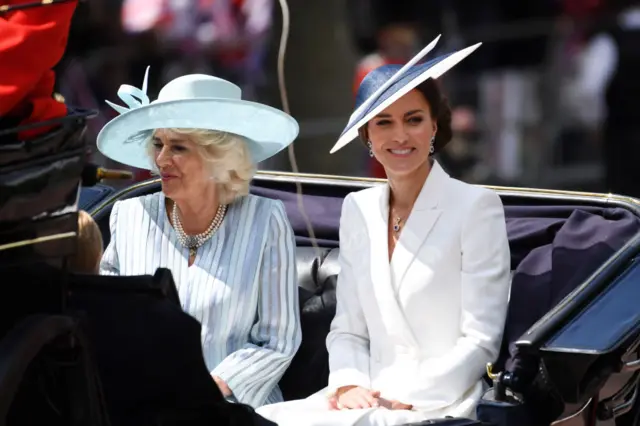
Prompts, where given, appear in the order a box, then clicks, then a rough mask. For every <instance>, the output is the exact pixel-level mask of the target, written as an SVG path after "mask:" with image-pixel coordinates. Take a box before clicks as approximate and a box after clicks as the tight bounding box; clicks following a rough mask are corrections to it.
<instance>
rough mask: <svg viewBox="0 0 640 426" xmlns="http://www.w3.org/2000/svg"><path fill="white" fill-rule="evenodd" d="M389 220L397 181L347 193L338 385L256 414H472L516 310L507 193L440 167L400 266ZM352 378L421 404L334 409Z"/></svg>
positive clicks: (332, 354) (332, 345)
mask: <svg viewBox="0 0 640 426" xmlns="http://www.w3.org/2000/svg"><path fill="white" fill-rule="evenodd" d="M388 217H389V187H388V185H381V186H378V187H374V188H370V189H366V190H363V191H360V192H356V193H352V194H350V195H348V196H347V197H346V198H345V200H344V204H343V207H342V217H341V220H340V267H341V270H340V273H339V275H338V283H337V303H338V304H337V310H336V316H335V318H334V320H333V322H332V324H331V331H330V332H329V335H328V336H327V348H328V350H329V367H330V374H329V388H328V389H324V390H322V391H320V392H318V393H317V394H314V395H312V396H311V397H309V398H307V399H305V400H300V401H288V402H283V403H278V404H272V405H267V406H263V407H260V408H259V409H258V410H257V411H258V413H259V414H261V415H263V416H265V417H266V418H268V419H270V420H272V421H275V422H276V423H278V424H279V425H280V426H327V425H331V426H337V425H340V426H346V425H351V426H371V425H376V426H381V425H384V426H391V425H402V424H406V423H410V422H420V421H422V420H426V419H431V418H440V417H444V416H460V417H475V413H474V411H475V406H476V403H477V402H478V400H479V398H480V397H481V394H482V390H483V384H482V376H483V374H484V371H485V367H486V364H487V363H488V362H491V361H494V360H495V359H496V358H497V356H498V352H499V350H500V345H501V339H502V333H503V328H504V323H505V317H506V314H507V303H508V296H509V287H510V273H509V272H510V253H509V244H508V240H507V232H506V224H505V218H504V211H503V207H502V203H501V201H500V198H499V197H498V195H497V194H495V193H494V192H492V191H489V190H487V189H483V188H479V187H476V186H472V185H468V184H465V183H462V182H460V181H458V180H455V179H452V178H450V177H449V175H447V174H446V173H445V172H444V170H442V168H441V167H440V165H438V163H435V162H434V165H433V168H432V170H431V173H430V174H429V177H428V178H427V181H426V182H425V184H424V186H423V188H422V190H421V192H420V195H419V196H418V199H417V200H416V202H415V205H414V207H413V210H412V211H411V215H410V216H409V218H408V220H407V222H406V224H405V226H404V229H403V230H402V232H401V234H400V238H399V240H398V242H397V244H396V247H395V250H394V253H393V256H392V259H391V262H389V255H388V249H387V229H388V228H387V226H388ZM347 385H359V386H363V387H365V388H369V389H374V390H379V391H380V392H381V395H382V397H384V398H387V399H395V400H398V401H400V402H403V403H406V404H412V405H413V406H414V409H413V410H411V411H409V410H387V409H382V408H368V409H361V410H340V411H330V410H328V404H327V398H326V397H327V394H328V393H330V392H333V391H334V390H335V389H336V388H338V387H341V386H347Z"/></svg>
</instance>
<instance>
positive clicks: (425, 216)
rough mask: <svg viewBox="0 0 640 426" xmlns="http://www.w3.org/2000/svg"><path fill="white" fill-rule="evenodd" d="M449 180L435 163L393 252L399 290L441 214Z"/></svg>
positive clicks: (393, 263) (394, 270) (392, 265)
mask: <svg viewBox="0 0 640 426" xmlns="http://www.w3.org/2000/svg"><path fill="white" fill-rule="evenodd" d="M448 180H449V175H448V174H447V173H446V172H445V171H444V170H443V169H442V167H440V165H439V164H438V163H437V162H435V161H434V162H433V166H432V168H431V172H429V176H428V177H427V180H426V181H425V183H424V185H423V186H422V189H421V190H420V194H419V195H418V198H417V199H416V202H415V204H414V205H413V209H412V210H411V213H410V214H409V217H408V218H407V222H406V223H405V226H404V228H403V229H402V232H401V233H400V238H399V239H398V242H397V243H396V247H395V249H394V252H393V258H392V262H391V268H393V273H394V276H395V277H396V279H397V282H396V289H397V290H398V291H399V290H400V287H401V286H402V283H403V280H404V278H405V276H406V274H407V271H408V270H409V267H410V266H411V264H412V263H413V261H414V260H415V258H416V256H417V255H418V253H419V251H420V248H421V247H422V244H423V243H424V242H425V240H426V239H427V236H428V235H429V233H430V232H431V230H432V229H433V227H434V225H435V224H436V222H437V221H438V218H439V217H440V214H441V213H442V210H441V209H438V202H439V201H440V196H441V194H442V191H443V190H445V189H446V185H447V183H448Z"/></svg>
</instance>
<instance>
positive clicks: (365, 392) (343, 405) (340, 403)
mask: <svg viewBox="0 0 640 426" xmlns="http://www.w3.org/2000/svg"><path fill="white" fill-rule="evenodd" d="M378 407H381V408H386V409H388V410H411V409H412V408H413V406H412V405H409V404H404V403H402V402H400V401H396V400H389V399H386V398H382V397H381V396H380V391H375V390H371V389H366V388H363V387H361V386H345V387H342V388H340V389H338V391H337V392H336V393H335V394H334V395H332V396H330V397H329V409H331V410H355V409H363V408H378Z"/></svg>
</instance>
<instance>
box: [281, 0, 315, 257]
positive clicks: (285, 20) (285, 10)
mask: <svg viewBox="0 0 640 426" xmlns="http://www.w3.org/2000/svg"><path fill="white" fill-rule="evenodd" d="M278 1H279V2H280V9H281V10H282V34H281V36H280V47H279V48H278V87H279V88H280V98H281V100H282V109H283V110H284V112H286V113H287V114H289V115H291V110H290V108H289V98H288V96H287V88H286V85H285V81H284V58H285V55H286V52H287V41H288V39H289V28H290V17H289V5H288V4H287V0H278ZM287 151H288V153H289V162H290V163H291V170H292V171H293V173H296V174H297V173H299V170H298V162H297V161H296V154H295V150H294V148H293V143H292V144H291V145H289V147H288V149H287ZM295 185H296V194H297V195H296V199H297V201H298V208H299V209H300V214H302V219H303V220H304V222H305V225H306V227H307V232H308V233H309V239H310V240H311V245H312V246H313V247H314V248H315V249H316V251H317V254H318V255H319V254H320V247H319V246H318V242H317V240H316V236H315V232H314V231H313V226H312V225H311V220H310V219H309V216H308V215H307V211H306V210H305V208H304V202H303V200H304V198H303V194H302V184H300V182H298V181H297V180H296V181H295Z"/></svg>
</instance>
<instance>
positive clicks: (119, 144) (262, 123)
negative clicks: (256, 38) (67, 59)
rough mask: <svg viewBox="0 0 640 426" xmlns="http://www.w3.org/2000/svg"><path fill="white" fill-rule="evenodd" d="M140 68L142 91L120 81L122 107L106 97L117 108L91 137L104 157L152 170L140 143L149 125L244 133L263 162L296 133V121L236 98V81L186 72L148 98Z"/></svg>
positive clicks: (145, 140) (145, 139) (151, 128)
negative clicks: (114, 116)
mask: <svg viewBox="0 0 640 426" xmlns="http://www.w3.org/2000/svg"><path fill="white" fill-rule="evenodd" d="M148 76H149V68H147V70H146V72H145V77H144V82H143V84H142V90H141V89H138V88H136V87H133V86H130V85H126V84H123V85H122V86H120V89H119V90H118V96H119V97H120V99H122V101H123V102H124V103H125V104H127V106H128V108H126V107H122V106H119V105H116V104H114V103H112V102H109V101H106V102H107V103H108V104H109V105H110V106H111V107H112V108H114V109H115V110H116V111H118V112H119V113H120V115H119V116H117V117H116V118H114V119H113V120H111V121H110V122H108V123H107V124H106V125H105V126H104V127H103V128H102V130H101V131H100V133H99V134H98V138H97V146H98V150H100V152H101V153H103V154H104V155H105V156H107V157H108V158H110V159H112V160H114V161H117V162H119V163H122V164H127V165H129V166H133V167H137V168H140V169H146V170H152V169H154V165H153V163H152V160H151V159H150V158H149V155H148V151H147V146H146V144H147V143H148V141H149V138H150V137H151V135H152V133H153V131H154V130H155V129H163V128H164V129H166V128H181V129H208V130H217V131H222V132H228V133H233V134H236V135H239V136H242V137H243V138H245V140H246V142H247V145H248V148H249V151H250V152H251V158H252V160H253V161H254V162H256V163H259V162H261V161H264V160H266V159H268V158H270V157H272V156H273V155H275V154H277V153H278V152H280V151H282V150H283V149H285V148H286V147H287V146H289V145H290V144H291V143H292V142H293V141H294V140H295V138H296V137H297V136H298V132H299V126H298V122H297V121H296V120H295V119H294V118H293V117H291V116H290V115H289V114H287V113H285V112H283V111H280V110H278V109H276V108H273V107H270V106H268V105H264V104H260V103H257V102H250V101H246V100H243V99H242V90H241V89H240V87H238V86H237V85H235V84H233V83H231V82H229V81H227V80H224V79H221V78H218V77H214V76H211V75H204V74H190V75H185V76H182V77H178V78H176V79H174V80H172V81H170V82H169V83H167V84H166V85H165V86H164V87H163V88H162V89H161V90H160V93H159V94H158V99H156V100H155V101H153V102H149V97H148V96H147V94H146V92H147V80H148Z"/></svg>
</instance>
